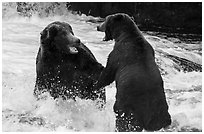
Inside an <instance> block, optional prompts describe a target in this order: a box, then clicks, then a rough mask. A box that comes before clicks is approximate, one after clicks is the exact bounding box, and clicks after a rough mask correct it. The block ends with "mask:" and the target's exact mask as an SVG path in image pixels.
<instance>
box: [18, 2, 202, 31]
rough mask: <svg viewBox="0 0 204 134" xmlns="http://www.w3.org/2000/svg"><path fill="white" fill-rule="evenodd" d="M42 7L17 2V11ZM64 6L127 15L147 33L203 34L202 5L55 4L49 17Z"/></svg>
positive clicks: (100, 14) (49, 8) (89, 12)
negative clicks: (53, 11) (56, 9)
mask: <svg viewBox="0 0 204 134" xmlns="http://www.w3.org/2000/svg"><path fill="white" fill-rule="evenodd" d="M40 4H42V3H37V2H34V4H33V3H32V4H30V3H29V2H17V11H18V12H21V13H23V14H24V15H25V14H26V15H29V16H30V15H31V14H30V13H29V14H28V13H27V11H28V10H39V9H38V8H36V7H39V5H40ZM60 4H63V5H65V7H66V9H67V10H71V11H72V12H74V13H78V14H82V13H83V14H86V15H91V16H94V17H102V18H104V17H106V16H107V15H110V14H114V13H127V14H128V15H130V16H132V17H134V19H135V22H136V24H137V25H138V26H139V28H140V29H141V30H143V31H145V30H147V31H158V32H166V33H171V32H173V33H188V34H189V33H190V34H202V2H66V3H59V2H52V3H49V4H48V5H49V6H47V7H46V8H45V9H44V10H45V12H47V13H48V14H49V13H50V12H51V11H52V10H53V9H54V8H56V7H59V8H60Z"/></svg>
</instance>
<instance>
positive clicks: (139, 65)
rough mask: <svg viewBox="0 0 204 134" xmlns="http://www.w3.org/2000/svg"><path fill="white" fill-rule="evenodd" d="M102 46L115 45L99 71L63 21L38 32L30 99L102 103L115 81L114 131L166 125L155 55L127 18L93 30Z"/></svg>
mask: <svg viewBox="0 0 204 134" xmlns="http://www.w3.org/2000/svg"><path fill="white" fill-rule="evenodd" d="M97 30H98V31H102V32H105V37H104V41H109V40H113V39H114V40H115V45H114V48H113V50H112V51H111V53H110V54H109V56H108V61H107V64H106V67H105V68H104V67H103V66H102V65H101V64H100V63H98V61H97V60H96V58H95V57H94V55H93V54H92V53H91V51H90V50H89V49H88V48H87V47H86V46H85V45H84V44H83V43H81V41H80V39H78V38H77V37H75V36H74V33H73V31H72V28H71V26H70V25H69V24H68V23H65V22H53V23H51V24H49V25H48V26H47V27H46V28H45V29H44V30H43V31H42V32H41V39H40V42H41V44H40V48H39V51H38V54H37V58H36V72H37V78H36V84H35V90H34V94H35V96H37V97H38V98H39V96H40V95H41V93H43V92H45V91H46V92H49V93H50V95H51V96H52V97H53V98H58V97H62V98H64V99H70V98H71V99H75V98H76V97H79V98H82V99H92V100H95V99H97V98H100V99H101V100H102V101H103V102H105V89H104V87H105V86H107V85H109V84H110V83H112V82H113V81H115V82H116V89H117V92H116V102H115V104H114V112H115V113H116V131H142V130H143V129H145V130H147V131H156V130H159V129H161V128H165V127H167V126H168V125H170V124H171V116H170V114H169V113H168V105H167V102H166V97H165V92H164V87H163V80H162V77H161V75H160V72H159V69H158V67H157V65H156V63H155V56H154V50H153V48H152V46H151V45H150V44H149V43H148V42H147V40H146V39H145V38H144V36H143V35H142V33H141V32H140V30H139V29H138V27H137V25H136V24H135V23H134V21H133V20H132V19H131V18H130V17H129V16H128V15H126V14H122V13H119V14H114V15H109V16H107V17H106V19H105V21H104V22H103V23H102V24H101V25H100V26H98V27H97Z"/></svg>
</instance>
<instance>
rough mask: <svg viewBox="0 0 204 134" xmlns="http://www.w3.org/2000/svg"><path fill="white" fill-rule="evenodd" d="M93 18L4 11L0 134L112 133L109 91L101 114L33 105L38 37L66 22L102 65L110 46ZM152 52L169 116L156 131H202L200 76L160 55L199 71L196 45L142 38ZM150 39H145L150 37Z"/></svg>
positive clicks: (83, 103)
mask: <svg viewBox="0 0 204 134" xmlns="http://www.w3.org/2000/svg"><path fill="white" fill-rule="evenodd" d="M90 18H93V17H91V16H85V15H81V16H79V15H73V14H71V13H66V14H63V15H59V14H56V15H52V16H49V17H38V16H35V15H33V16H32V17H30V18H28V17H22V16H19V15H18V13H17V12H16V11H15V8H6V10H5V11H4V12H3V19H2V129H3V131H12V132H16V131H20V132H23V131H35V132H36V131H81V132H86V131H95V132H114V129H115V128H114V126H115V116H114V112H113V104H114V101H115V92H116V89H115V85H114V83H112V84H111V85H109V86H107V87H106V95H107V105H106V109H103V110H99V109H98V108H97V106H96V102H94V101H91V100H81V99H77V101H76V102H74V101H72V100H67V101H64V100H61V99H56V100H53V99H52V98H51V97H49V95H47V96H48V97H47V98H46V99H42V100H38V101H37V100H36V98H35V97H34V96H33V89H34V84H35V77H36V72H35V58H36V55H37V51H38V48H39V45H40V44H39V37H40V32H41V31H42V30H43V29H44V28H45V27H46V26H47V25H48V24H50V23H51V22H53V21H65V22H68V23H69V24H70V25H71V26H72V28H73V31H74V33H75V35H76V36H77V37H79V38H80V39H81V41H82V42H83V43H84V44H85V45H86V46H87V47H88V48H89V49H90V50H91V51H92V52H93V54H94V55H95V57H96V58H97V60H98V61H99V62H100V63H102V64H103V65H104V66H105V65H106V60H107V56H108V54H109V53H110V51H111V50H112V48H113V45H114V42H113V41H109V42H103V41H102V38H103V37H104V33H101V32H97V31H96V26H97V24H95V23H90V22H86V20H88V19H90ZM143 33H144V36H145V38H146V39H147V40H148V41H149V42H150V44H151V45H152V46H153V48H154V49H155V52H156V61H157V63H158V65H159V67H160V70H161V74H162V77H163V80H164V88H165V93H166V97H167V102H168V104H169V112H170V114H171V116H172V124H171V126H170V127H169V128H168V129H165V130H163V129H162V130H160V131H173V132H177V131H188V132H189V131H202V72H200V71H184V70H182V68H181V66H179V64H177V62H175V61H173V60H172V59H171V58H169V57H168V56H165V55H166V54H170V55H174V56H177V57H180V58H184V59H187V60H189V61H193V62H195V63H197V64H198V65H202V47H201V43H202V42H201V41H194V42H185V41H182V40H180V39H179V38H172V37H171V38H168V37H163V36H158V35H155V34H154V32H143ZM150 33H151V34H150Z"/></svg>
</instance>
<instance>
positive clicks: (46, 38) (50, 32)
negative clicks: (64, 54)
mask: <svg viewBox="0 0 204 134" xmlns="http://www.w3.org/2000/svg"><path fill="white" fill-rule="evenodd" d="M40 34H41V43H42V44H50V42H51V41H52V40H53V39H54V37H55V36H56V35H57V27H56V26H51V27H47V28H45V29H44V30H43V31H42V32H41V33H40Z"/></svg>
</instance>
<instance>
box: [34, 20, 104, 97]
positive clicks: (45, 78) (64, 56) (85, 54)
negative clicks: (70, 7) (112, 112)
mask: <svg viewBox="0 0 204 134" xmlns="http://www.w3.org/2000/svg"><path fill="white" fill-rule="evenodd" d="M40 43H41V44H40V48H39V51H38V54H37V58H36V72H37V78H36V84H35V90H34V94H35V95H36V96H37V97H38V98H39V95H40V94H41V93H42V92H45V91H48V92H49V93H50V95H51V96H52V97H54V98H58V97H62V98H64V99H70V98H72V99H75V97H79V98H82V99H92V100H95V99H97V98H100V99H102V100H103V101H105V90H104V89H103V90H100V91H99V90H97V91H96V90H93V84H94V83H96V81H97V80H98V77H99V75H100V73H101V72H102V70H103V69H104V67H103V66H102V65H101V64H100V63H98V62H97V60H96V58H95V57H94V55H93V54H92V53H91V51H90V50H89V49H88V48H87V47H86V46H85V45H84V44H83V43H81V41H80V39H78V38H77V37H75V36H74V33H73V30H72V27H71V26H70V25H69V24H68V23H65V22H59V21H57V22H53V23H51V24H49V25H48V26H47V27H46V28H45V29H44V30H43V31H42V32H41V38H40Z"/></svg>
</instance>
